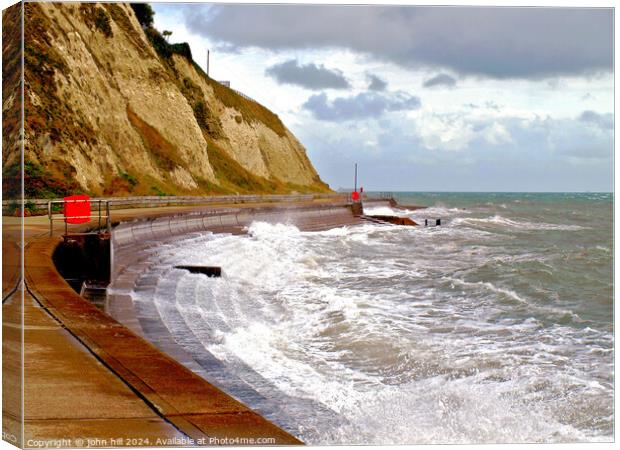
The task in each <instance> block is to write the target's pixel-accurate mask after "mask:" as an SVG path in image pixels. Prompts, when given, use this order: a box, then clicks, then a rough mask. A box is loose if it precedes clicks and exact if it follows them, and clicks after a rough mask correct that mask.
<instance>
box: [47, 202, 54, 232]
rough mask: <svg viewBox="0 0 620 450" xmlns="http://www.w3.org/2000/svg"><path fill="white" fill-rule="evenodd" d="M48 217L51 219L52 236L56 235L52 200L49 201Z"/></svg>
mask: <svg viewBox="0 0 620 450" xmlns="http://www.w3.org/2000/svg"><path fill="white" fill-rule="evenodd" d="M47 217H48V218H49V220H50V236H53V235H54V219H52V201H51V200H50V201H49V202H47Z"/></svg>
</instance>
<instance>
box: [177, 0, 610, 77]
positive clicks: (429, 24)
mask: <svg viewBox="0 0 620 450" xmlns="http://www.w3.org/2000/svg"><path fill="white" fill-rule="evenodd" d="M178 8H183V14H184V18H185V23H186V26H187V27H188V29H189V31H191V32H193V33H196V34H199V35H202V36H205V37H208V38H210V39H211V40H214V41H217V42H226V43H229V44H231V45H233V46H239V47H252V46H254V47H262V48H266V49H270V50H285V49H288V50H291V49H308V48H330V47H332V48H333V47H340V48H349V49H352V50H354V51H358V52H361V53H365V54H368V55H371V56H373V57H375V58H376V59H379V60H385V61H390V62H393V63H396V64H398V65H400V66H402V67H405V68H419V67H431V68H445V69H450V70H452V71H454V72H456V73H459V74H464V75H480V76H487V77H494V78H535V79H539V78H543V77H553V76H561V75H576V74H591V73H596V72H601V71H605V72H611V70H612V64H613V10H612V9H611V8H557V7H556V8H518V7H502V8H498V7H423V6H419V7H415V6H412V7H405V6H352V5H349V6H347V5H242V4H238V5H216V6H214V5H191V4H187V5H183V6H180V5H179V6H178Z"/></svg>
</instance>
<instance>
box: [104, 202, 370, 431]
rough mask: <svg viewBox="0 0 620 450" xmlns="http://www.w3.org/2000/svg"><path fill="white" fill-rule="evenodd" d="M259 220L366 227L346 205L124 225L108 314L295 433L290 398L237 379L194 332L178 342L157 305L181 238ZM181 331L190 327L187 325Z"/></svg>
mask: <svg viewBox="0 0 620 450" xmlns="http://www.w3.org/2000/svg"><path fill="white" fill-rule="evenodd" d="M257 221H260V222H267V223H287V224H291V225H295V226H296V227H298V228H299V229H300V230H304V231H315V230H316V231H318V230H325V229H329V228H334V227H339V226H344V225H356V224H361V223H364V219H363V218H361V217H356V216H354V215H353V212H352V209H351V207H350V205H347V204H345V203H342V204H331V205H303V206H291V205H286V206H282V205H280V206H275V207H274V206H272V207H261V208H220V209H217V210H208V211H197V212H193V213H190V214H182V215H171V216H165V217H158V218H152V219H146V220H144V219H143V220H135V221H131V222H123V223H121V224H119V225H118V226H117V227H115V228H114V230H113V231H112V236H111V244H112V249H113V250H112V254H113V256H112V262H113V269H112V278H111V284H110V286H109V288H108V293H107V299H106V304H105V311H106V313H107V314H109V315H110V316H112V317H114V318H115V319H116V320H118V321H119V322H120V323H122V324H123V325H125V326H126V327H128V328H129V329H131V330H132V331H133V332H135V333H136V334H138V335H140V336H142V337H143V338H145V339H146V340H147V341H149V342H150V343H151V344H153V345H154V346H155V347H157V348H158V349H159V350H161V351H162V352H164V353H166V354H167V355H169V356H170V357H172V358H173V359H174V360H176V361H178V362H179V363H180V364H182V365H183V366H185V367H186V368H187V369H189V370H191V371H192V372H194V373H195V374H197V375H199V376H201V377H202V378H203V379H205V380H208V382H209V383H213V384H214V385H215V386H216V387H218V388H219V389H222V390H224V391H225V392H227V393H228V394H229V395H232V396H233V397H235V398H236V399H237V400H239V401H240V402H241V403H244V404H247V403H251V404H253V405H255V408H257V409H256V411H257V412H258V413H259V414H261V415H262V416H263V417H265V418H266V419H267V420H269V421H273V422H275V423H276V425H277V426H280V427H281V428H283V429H284V430H286V431H289V432H293V431H294V430H295V429H296V428H297V427H295V426H293V424H292V423H288V421H287V418H286V416H287V414H286V413H285V412H283V411H281V406H280V403H282V402H286V399H283V398H278V399H270V398H264V397H263V396H261V395H260V394H259V393H258V392H256V391H254V389H253V388H252V387H251V386H250V385H248V384H247V383H246V382H245V381H243V380H240V379H237V378H236V377H234V376H233V375H232V374H231V371H230V370H229V369H228V368H227V366H226V364H224V363H222V362H221V361H219V360H218V359H217V358H215V357H214V356H213V355H211V354H210V353H209V352H208V351H207V350H206V349H205V348H204V347H203V346H202V345H201V344H200V343H199V342H198V341H197V340H196V339H193V338H192V336H193V335H192V334H191V333H189V332H188V333H185V336H186V337H185V338H184V341H183V343H182V344H180V343H178V342H177V341H176V340H175V337H174V336H173V335H172V332H171V331H170V330H169V329H168V328H167V327H166V325H165V323H164V320H163V318H162V316H161V314H163V312H162V311H161V310H160V308H161V305H158V304H157V302H156V297H157V293H158V290H159V289H160V288H161V286H160V282H161V280H162V279H164V277H165V275H166V274H168V273H170V272H171V271H174V270H176V269H174V267H173V266H170V264H168V263H167V261H166V260H165V258H162V256H161V255H162V254H163V253H165V252H162V251H161V250H162V249H164V248H170V247H174V246H175V245H176V242H177V241H178V240H179V239H180V238H184V239H185V238H187V237H189V236H191V235H192V234H197V233H202V232H213V233H231V234H242V233H244V232H245V230H244V227H247V226H249V225H251V224H252V222H257ZM178 326H179V327H182V326H184V323H183V321H179V322H178ZM282 395H283V396H284V394H282ZM317 407H318V406H317Z"/></svg>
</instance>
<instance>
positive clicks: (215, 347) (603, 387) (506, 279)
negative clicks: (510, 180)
mask: <svg viewBox="0 0 620 450" xmlns="http://www.w3.org/2000/svg"><path fill="white" fill-rule="evenodd" d="M394 196H395V197H396V199H397V200H398V201H399V203H401V204H404V205H423V206H427V208H426V209H415V210H413V209H412V210H404V211H401V210H394V209H391V208H388V207H386V206H382V207H374V208H373V207H370V208H366V209H365V212H366V213H367V214H395V215H400V216H404V217H405V216H406V217H410V218H412V219H413V220H414V221H416V222H418V223H420V224H421V226H418V227H406V226H387V225H381V224H371V223H369V224H365V225H360V226H349V227H341V228H335V229H331V230H329V231H323V232H302V231H300V230H298V229H297V228H296V227H295V226H293V225H290V224H287V223H281V224H268V223H262V222H255V223H253V224H251V226H249V229H248V233H247V235H242V236H234V235H215V234H211V233H202V234H193V235H190V236H188V237H187V238H185V239H182V240H179V241H177V242H176V243H175V245H174V246H170V247H168V248H167V249H164V250H162V251H163V252H167V254H166V255H163V256H164V257H165V259H166V261H167V262H169V263H178V264H183V263H186V264H205V265H217V266H221V267H222V270H223V274H222V277H221V278H207V277H205V276H202V275H196V274H190V273H188V272H186V271H180V270H173V271H171V272H170V273H168V274H167V275H165V276H164V277H162V279H161V281H160V285H161V286H160V289H159V295H157V297H156V301H155V302H156V306H157V308H158V310H159V312H160V315H161V317H162V321H163V322H164V323H165V324H166V326H167V328H168V329H169V330H170V332H171V334H172V335H173V336H175V339H176V341H177V342H179V343H181V344H182V343H183V342H185V341H186V340H187V338H188V337H189V336H188V334H191V335H192V336H191V338H192V340H194V341H198V342H199V343H200V348H199V350H196V348H195V346H194V348H193V349H192V352H193V354H195V353H196V351H198V352H204V354H205V355H208V356H209V357H210V358H212V359H215V360H217V361H219V362H220V363H221V370H220V371H219V376H218V377H216V378H217V379H216V380H215V384H218V380H220V381H219V383H220V385H223V388H224V389H225V390H228V391H229V392H230V393H231V394H232V395H233V396H235V397H237V398H239V399H240V400H242V401H243V402H244V403H246V404H247V405H248V406H249V407H251V408H254V409H256V410H257V411H259V412H260V413H261V414H264V415H265V416H266V417H267V418H268V419H269V420H272V421H273V422H275V423H276V424H278V425H280V426H282V427H283V428H285V429H286V430H288V431H289V432H291V433H292V434H293V435H295V436H297V437H298V438H300V439H301V440H303V441H304V442H306V443H309V444H427V443H444V444H448V443H534V442H609V441H613V439H614V435H613V427H614V402H613V400H614V365H613V363H614V322H613V320H614V314H613V313H614V303H613V282H614V278H613V265H614V260H613V255H614V248H613V245H614V241H613V194H610V193H433V192H427V193H415V192H401V193H394ZM425 219H428V220H429V222H430V225H432V224H434V223H435V220H436V219H441V226H428V227H425V226H424V221H425ZM158 258H159V259H160V260H161V258H162V255H161V254H160V255H158ZM222 380H229V381H230V380H234V382H230V383H228V385H226V382H225V381H222Z"/></svg>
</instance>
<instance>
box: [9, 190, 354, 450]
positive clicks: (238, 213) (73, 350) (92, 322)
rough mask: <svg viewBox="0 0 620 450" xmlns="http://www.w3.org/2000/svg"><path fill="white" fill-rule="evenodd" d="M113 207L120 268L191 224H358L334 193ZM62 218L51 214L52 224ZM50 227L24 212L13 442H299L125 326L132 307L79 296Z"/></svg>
mask: <svg viewBox="0 0 620 450" xmlns="http://www.w3.org/2000/svg"><path fill="white" fill-rule="evenodd" d="M181 212H182V213H183V214H180V213H181ZM114 216H115V217H114V218H115V221H116V222H120V223H118V226H117V227H116V228H115V230H114V233H113V236H112V241H113V245H112V247H113V248H114V255H113V260H114V261H115V262H116V263H117V266H116V270H115V272H114V273H115V274H121V272H122V273H123V274H125V275H126V276H127V277H129V278H131V273H132V272H137V271H139V269H140V267H139V264H140V262H139V258H137V257H136V255H138V253H136V251H135V250H136V249H138V248H139V247H140V246H142V247H144V246H149V245H150V246H157V245H158V243H160V242H162V241H165V240H171V241H172V242H173V241H174V239H175V238H176V237H178V236H182V235H184V234H188V233H193V232H199V231H203V230H210V231H213V232H229V233H242V232H243V227H244V226H246V225H248V224H249V223H251V222H252V221H253V220H264V221H267V222H282V221H283V222H289V223H294V224H295V225H297V226H298V227H299V228H300V229H303V230H322V229H328V228H332V227H337V226H341V225H347V224H357V223H362V222H363V219H361V218H358V217H354V216H353V214H352V213H351V210H350V209H349V208H348V207H347V205H346V204H344V203H338V202H334V201H325V202H323V203H321V204H308V202H303V203H299V204H293V203H291V202H287V203H286V204H271V205H256V206H254V205H252V206H251V207H250V205H236V204H233V205H220V206H217V207H216V206H212V207H207V208H205V207H188V206H185V207H178V208H158V209H149V210H147V209H142V210H140V209H136V210H125V211H119V212H118V213H117V214H115V215H114ZM62 228H64V227H62V226H61V225H60V224H58V226H57V227H56V230H57V231H60V230H61V229H62ZM48 230H49V224H48V222H47V220H46V218H44V217H32V218H27V220H26V230H25V239H26V243H27V247H26V250H25V285H26V293H25V303H24V304H23V309H24V316H23V321H24V322H23V329H24V332H23V334H24V342H25V347H24V349H25V353H24V357H23V361H22V363H23V370H24V374H25V375H26V377H25V378H24V379H23V380H22V379H21V378H20V375H19V371H11V370H9V369H10V367H9V366H8V365H4V370H3V373H4V375H5V379H6V382H8V383H12V384H13V385H15V386H17V385H20V384H21V383H22V381H23V386H24V391H23V410H20V409H19V408H18V406H17V405H18V403H19V402H18V401H17V400H18V399H16V401H15V405H16V406H11V405H12V404H11V405H9V404H5V406H6V408H3V418H4V423H5V429H6V430H8V431H9V432H10V433H11V435H15V436H16V439H17V441H16V442H18V443H20V444H21V445H33V444H32V442H36V445H45V444H44V443H45V442H48V441H49V440H54V439H65V441H63V443H62V446H65V447H73V446H77V447H81V446H84V444H88V445H89V446H93V447H97V446H123V445H129V446H136V445H149V446H157V445H186V444H188V441H187V440H184V439H192V441H191V442H189V443H194V444H200V443H202V444H207V445H216V444H218V443H225V442H226V441H224V439H243V440H242V441H240V443H245V444H251V443H254V444H263V445H264V444H299V443H300V442H299V441H298V440H297V439H296V438H295V437H293V436H292V435H291V434H289V433H287V432H286V431H284V430H282V429H281V428H280V427H278V426H276V425H274V424H273V423H272V422H270V421H269V420H266V419H265V418H264V417H262V416H261V415H259V414H257V413H256V412H254V411H252V410H251V409H249V408H247V407H246V406H245V405H243V403H241V402H239V401H237V400H235V399H234V398H232V397H231V396H230V395H228V394H226V393H225V392H223V391H222V390H220V389H218V388H217V387H216V386H214V385H213V384H211V383H209V382H208V381H207V380H206V379H208V378H209V373H208V371H205V372H203V373H202V374H201V375H203V376H200V375H198V374H197V373H196V372H195V371H192V370H190V369H189V368H188V367H187V365H183V364H181V362H183V358H182V357H181V355H180V354H175V350H174V348H172V347H167V348H158V345H154V344H153V343H151V342H149V341H148V340H147V339H145V335H144V329H141V327H140V326H139V325H140V324H139V323H138V321H137V320H136V317H135V312H134V315H133V320H134V325H138V326H131V325H132V324H131V317H132V316H131V314H132V313H131V311H132V308H131V305H128V304H125V305H124V306H126V307H127V308H123V307H122V306H123V305H122V302H121V303H119V304H117V306H118V305H120V306H121V307H120V308H117V311H116V313H117V315H116V316H115V317H117V318H120V319H122V320H115V318H113V317H111V315H109V314H106V313H104V312H103V311H102V310H100V309H99V308H97V307H95V306H94V305H93V304H91V303H89V302H88V301H86V300H84V299H83V298H82V297H80V296H79V295H78V294H77V293H76V292H75V291H74V290H73V289H72V288H71V287H70V286H69V284H68V283H67V282H66V281H65V280H64V279H63V278H62V276H61V275H60V273H59V271H58V269H57V268H56V267H55V265H54V263H53V260H52V255H53V254H54V251H55V250H56V248H57V246H58V245H59V244H60V243H61V242H62V240H61V239H60V238H59V237H58V236H54V237H50V236H49V235H48V234H47V233H48ZM74 231H75V232H80V231H85V227H81V228H75V229H74ZM119 276H120V275H119ZM127 281H130V280H129V279H127ZM18 294H19V292H18V293H16V294H14V295H13V294H9V296H8V297H7V299H6V301H5V302H4V304H3V311H4V312H5V314H4V320H3V330H4V332H5V336H9V335H11V333H12V332H13V331H14V330H18V329H20V326H21V325H20V320H21V319H20V316H21V314H11V313H12V311H13V309H15V308H14V305H15V306H19V305H20V303H21V300H20V296H19V295H18ZM17 311H18V312H19V308H18V309H17ZM128 318H129V319H128ZM123 324H125V325H127V326H124V325H123ZM132 330H134V331H132ZM14 340H15V343H14V345H13V344H12V342H13V341H12V340H9V339H8V338H7V339H6V340H5V350H10V349H12V348H13V347H15V348H16V349H18V348H19V339H18V336H17V335H16V337H15V339H14ZM12 346H13V347H12ZM5 353H6V354H8V353H7V352H5ZM179 361H181V362H179ZM16 367H17V366H16ZM11 380H12V381H11ZM7 427H8V428H7ZM22 433H23V434H22ZM89 439H90V440H91V441H89ZM114 439H116V440H114ZM205 439H206V440H205ZM209 439H211V440H209ZM259 439H267V440H263V441H260V440H259ZM29 440H30V444H28V442H29ZM230 442H232V441H230V440H229V441H228V443H230ZM48 445H54V442H53V441H50V442H49V443H48Z"/></svg>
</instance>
